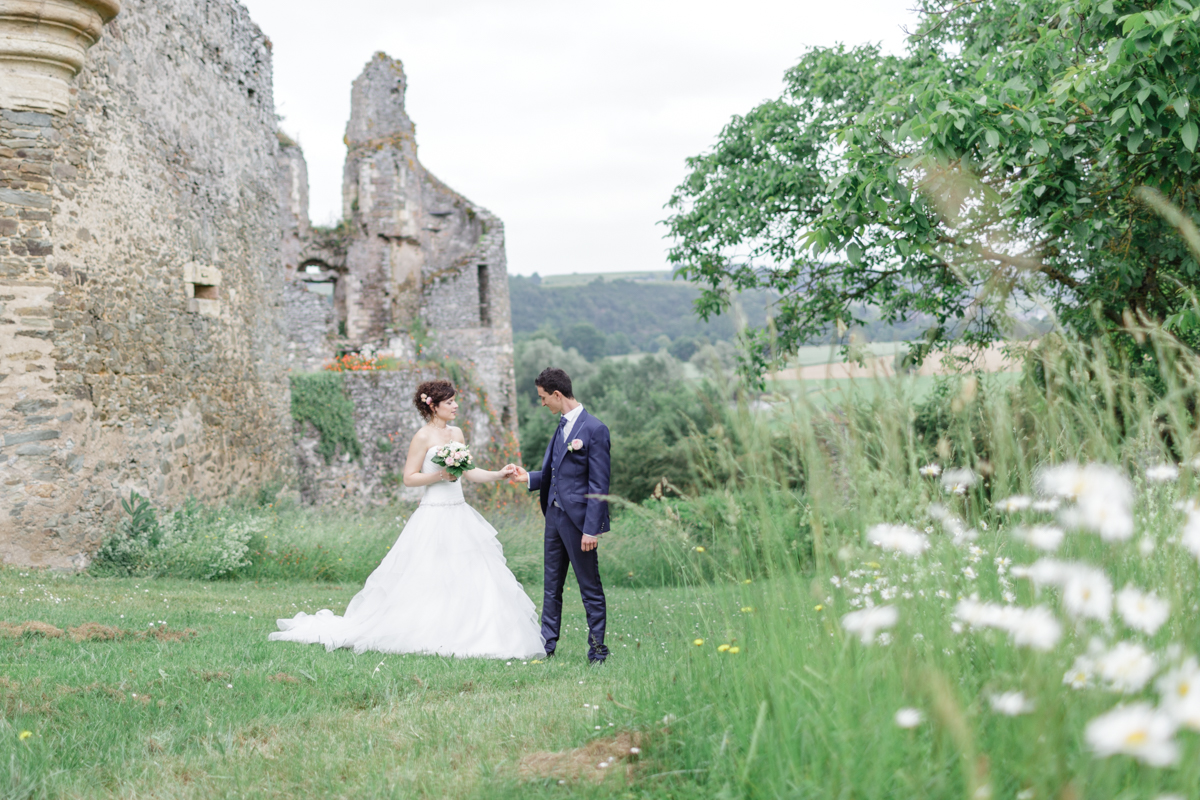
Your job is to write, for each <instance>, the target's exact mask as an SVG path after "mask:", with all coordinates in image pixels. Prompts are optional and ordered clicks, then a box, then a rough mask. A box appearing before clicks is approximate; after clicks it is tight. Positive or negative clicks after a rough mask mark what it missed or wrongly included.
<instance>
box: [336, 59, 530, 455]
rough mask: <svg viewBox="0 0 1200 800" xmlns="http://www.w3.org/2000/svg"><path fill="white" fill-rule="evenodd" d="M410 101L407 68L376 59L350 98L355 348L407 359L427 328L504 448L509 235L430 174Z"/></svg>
mask: <svg viewBox="0 0 1200 800" xmlns="http://www.w3.org/2000/svg"><path fill="white" fill-rule="evenodd" d="M406 89H407V78H406V77H405V74H404V69H403V67H402V65H401V64H400V62H399V61H397V60H395V59H392V58H389V57H388V56H387V55H385V54H383V53H377V54H375V56H374V58H372V59H371V61H369V62H368V63H367V66H366V68H365V69H364V70H363V72H362V74H361V75H360V76H359V77H358V78H357V79H356V80H355V81H354V86H353V90H352V93H351V110H350V121H349V123H348V124H347V126H346V137H345V138H346V145H347V147H348V148H349V151H348V153H347V156H346V166H345V169H344V172H343V189H342V196H343V203H344V207H343V213H344V214H345V219H346V223H347V227H348V228H349V230H350V231H351V234H352V236H353V238H352V240H351V242H350V244H349V247H348V250H347V256H346V271H347V282H346V283H347V287H346V304H347V319H346V331H347V336H348V338H349V339H350V340H351V341H352V342H360V343H370V342H380V343H383V344H385V345H386V346H388V347H389V348H390V349H391V350H393V351H395V352H400V353H404V352H406V350H407V348H408V347H409V344H408V343H407V342H406V341H405V339H406V337H405V333H406V332H407V331H409V330H411V329H412V326H413V325H414V323H415V322H417V321H418V319H419V320H420V321H421V323H422V327H423V328H424V329H425V330H426V331H428V332H429V333H430V334H431V335H432V337H433V339H434V341H435V343H436V346H437V347H438V348H440V349H441V350H442V351H443V352H445V353H446V354H448V355H450V356H451V357H454V358H456V359H459V360H461V361H462V362H463V363H464V364H466V365H468V366H469V367H470V369H471V371H472V372H473V373H474V378H475V380H476V381H478V383H479V385H480V387H481V388H482V389H483V390H484V391H485V393H486V396H487V398H488V402H489V403H490V404H491V405H492V406H493V408H494V410H495V412H496V413H495V414H494V415H493V416H494V418H495V420H496V421H497V423H498V425H497V429H495V430H493V429H491V428H489V429H488V430H487V431H486V435H487V436H488V437H493V436H500V435H502V434H506V433H509V432H511V431H512V430H514V429H515V427H516V414H515V413H514V409H515V408H516V393H515V381H514V379H513V356H512V326H511V319H510V313H509V303H508V273H507V264H506V262H505V254H504V225H503V223H501V221H500V220H499V219H498V218H497V217H496V216H495V215H493V214H491V213H490V212H488V211H487V210H486V209H484V208H481V207H480V206H477V205H475V204H474V203H472V202H471V201H470V200H467V199H466V198H465V197H463V196H462V195H460V194H458V193H457V192H455V191H454V190H452V189H450V188H449V187H448V186H446V185H445V184H444V183H442V182H441V181H439V180H438V179H437V178H436V177H434V176H433V175H432V174H431V173H430V172H429V171H428V170H426V169H425V168H424V167H423V166H422V165H421V163H420V161H419V160H418V158H417V144H416V138H415V137H416V133H415V127H414V125H413V123H412V120H411V119H409V117H408V114H407V112H406V111H405V108H404V95H405V91H406ZM480 433H481V434H482V433H484V432H483V431H481V432H480Z"/></svg>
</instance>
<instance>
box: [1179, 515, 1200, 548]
mask: <svg viewBox="0 0 1200 800" xmlns="http://www.w3.org/2000/svg"><path fill="white" fill-rule="evenodd" d="M1179 543H1180V544H1181V545H1183V547H1184V549H1185V550H1187V551H1188V552H1189V553H1191V554H1192V555H1193V556H1195V557H1196V558H1200V511H1189V512H1188V515H1187V522H1185V523H1184V525H1183V531H1182V532H1181V533H1180V534H1179Z"/></svg>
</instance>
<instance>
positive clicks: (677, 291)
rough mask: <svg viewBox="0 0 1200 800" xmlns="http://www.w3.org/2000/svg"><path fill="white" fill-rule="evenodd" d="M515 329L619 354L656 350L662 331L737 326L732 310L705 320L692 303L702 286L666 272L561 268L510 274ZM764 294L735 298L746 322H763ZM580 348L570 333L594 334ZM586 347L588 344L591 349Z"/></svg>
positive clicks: (686, 334)
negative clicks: (553, 272) (550, 273)
mask: <svg viewBox="0 0 1200 800" xmlns="http://www.w3.org/2000/svg"><path fill="white" fill-rule="evenodd" d="M508 286H509V295H510V297H511V301H512V324H513V333H515V334H516V335H517V337H518V338H521V335H522V334H525V335H528V334H532V333H534V332H535V331H538V330H539V329H542V330H543V331H544V332H548V333H551V334H552V335H554V336H555V337H557V338H558V339H559V340H560V341H561V342H562V344H563V345H564V346H566V347H572V346H574V347H576V348H577V349H579V351H580V352H581V353H583V354H584V355H585V356H588V357H589V358H590V357H592V356H593V355H622V354H624V353H628V352H631V351H632V350H634V349H637V350H641V351H644V352H655V351H657V350H658V349H659V346H660V345H661V344H663V342H662V341H661V340H660V337H664V336H665V337H666V338H667V339H669V340H670V341H672V342H674V341H677V340H680V339H685V338H690V339H697V340H699V339H701V338H706V339H708V340H709V341H713V342H715V341H720V340H731V339H733V338H734V335H735V333H736V332H737V328H736V325H735V322H734V319H733V317H732V315H721V316H720V317H717V318H715V319H713V320H710V321H709V322H703V321H701V320H700V319H699V317H697V316H696V313H695V307H694V305H693V304H694V302H695V300H696V298H697V297H699V296H700V290H699V289H697V288H696V287H695V286H692V285H691V284H688V283H684V282H682V281H673V280H671V279H670V273H669V272H661V273H654V272H639V273H618V274H615V275H614V274H609V275H563V276H554V277H549V278H538V277H537V276H536V275H535V276H533V277H523V276H520V275H513V276H510V277H509V282H508ZM767 298H768V295H767V294H766V293H756V294H751V295H744V296H743V297H742V298H741V299H740V304H741V307H742V311H743V313H744V314H745V316H746V321H747V322H748V324H750V325H752V326H755V327H759V326H762V325H764V324H765V323H766V316H767V314H766V308H767ZM589 327H590V328H592V329H594V331H595V332H597V333H598V334H599V335H600V336H601V337H602V338H603V340H604V341H603V342H602V343H600V342H596V341H592V342H590V343H587V344H586V345H585V347H579V343H578V342H576V341H573V340H574V339H581V338H583V339H586V338H591V339H595V336H594V334H592V333H591V332H590V331H588V330H587V328H589ZM589 350H591V351H592V353H591V354H589V352H588V351H589Z"/></svg>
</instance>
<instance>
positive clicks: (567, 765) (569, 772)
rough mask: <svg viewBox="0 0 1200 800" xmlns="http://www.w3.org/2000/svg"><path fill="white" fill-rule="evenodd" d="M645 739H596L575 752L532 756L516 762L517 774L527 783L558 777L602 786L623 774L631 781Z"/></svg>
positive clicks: (635, 736)
mask: <svg viewBox="0 0 1200 800" xmlns="http://www.w3.org/2000/svg"><path fill="white" fill-rule="evenodd" d="M642 739H643V737H642V734H640V733H638V732H637V731H631V732H629V731H627V732H624V733H619V734H617V735H616V736H611V737H607V738H604V739H594V740H592V741H590V742H588V743H587V744H585V745H584V746H583V747H576V748H575V749H574V750H561V751H559V752H556V753H550V752H547V751H544V750H543V751H540V752H537V753H529V754H527V755H525V756H522V757H521V760H520V761H519V762H517V773H518V774H519V775H520V776H521V777H522V778H524V779H526V780H531V779H536V778H557V779H558V780H561V781H580V780H587V781H593V782H595V783H599V782H600V781H603V780H604V779H605V778H606V777H608V776H609V775H612V774H614V773H620V774H623V775H624V777H625V779H626V780H630V779H632V778H633V776H634V773H635V772H636V770H637V764H638V759H639V757H640V753H641V743H642Z"/></svg>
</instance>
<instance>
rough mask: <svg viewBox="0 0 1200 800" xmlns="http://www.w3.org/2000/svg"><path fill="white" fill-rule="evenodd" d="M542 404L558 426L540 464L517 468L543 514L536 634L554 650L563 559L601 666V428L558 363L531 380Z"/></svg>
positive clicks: (604, 443) (604, 508) (604, 519)
mask: <svg viewBox="0 0 1200 800" xmlns="http://www.w3.org/2000/svg"><path fill="white" fill-rule="evenodd" d="M534 384H535V385H536V386H537V393H538V398H539V399H540V400H541V401H542V405H543V406H545V407H546V408H548V409H550V410H551V411H552V412H554V413H555V414H561V415H562V416H561V418H560V419H559V421H558V429H557V430H556V431H555V432H554V435H553V436H552V437H550V444H549V445H547V447H546V455H545V457H544V458H543V459H542V468H541V469H540V470H538V471H537V472H526V471H525V470H523V469H520V468H518V469H520V472H519V473H518V474H517V477H518V479H521V480H525V479H526V478H528V481H529V490H530V491H531V492H540V493H541V503H542V513H543V514H545V516H546V578H545V596H544V598H543V600H542V639H543V640H544V641H545V643H546V656H547V657H550V656H552V655H554V649H555V647H556V646H557V645H558V631H559V627H560V625H561V624H562V597H563V583H564V582H565V581H566V578H567V565H568V564H570V566H571V568H572V569H574V570H575V580H576V581H577V582H578V583H579V593H580V595H582V597H583V609H584V611H586V612H587V624H588V645H589V647H588V661H589V662H590V663H592V664H603V663H604V659H605V658H607V657H608V648H607V647H605V646H604V624H605V607H604V587H603V586H601V585H600V564H599V559H598V557H597V552H596V548H597V546H598V545H599V543H600V534H602V533H604V532H605V531H607V530H608V503H606V502H605V501H604V500H601V499H597V497H596V495H606V494H608V476H609V460H608V447H609V442H608V428H607V427H606V426H605V425H604V423H603V422H601V421H600V420H598V419H596V418H595V417H593V416H592V415H591V414H589V413H587V412H586V411H584V409H583V406H582V405H580V404H579V401H577V400H576V399H575V395H574V393H573V392H572V390H571V378H570V376H568V375H567V373H565V372H563V371H562V370H561V369H555V368H553V367H550V368H548V369H544V370H542V373H541V374H540V375H538V376H537V379H536V380H535V381H534Z"/></svg>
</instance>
